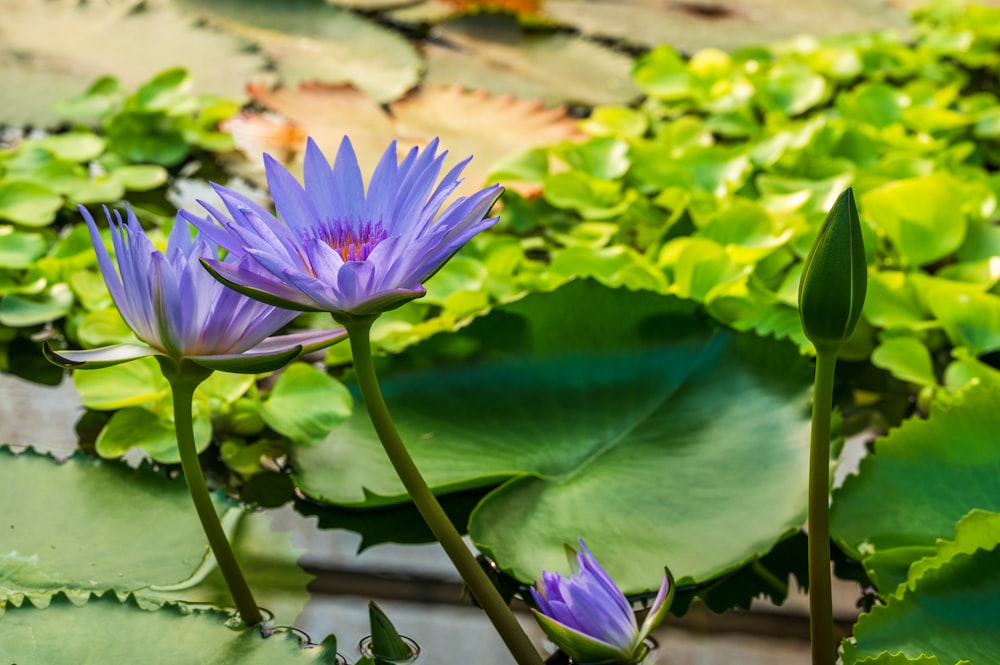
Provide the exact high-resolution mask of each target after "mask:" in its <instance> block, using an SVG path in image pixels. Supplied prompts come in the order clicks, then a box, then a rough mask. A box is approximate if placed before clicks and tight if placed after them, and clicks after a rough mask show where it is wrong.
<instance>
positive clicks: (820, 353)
mask: <svg viewBox="0 0 1000 665" xmlns="http://www.w3.org/2000/svg"><path fill="white" fill-rule="evenodd" d="M839 350H840V349H839V348H835V349H832V350H831V349H826V348H817V350H816V381H815V386H814V390H813V412H812V434H811V436H810V441H809V445H810V448H809V637H810V641H811V642H812V663H813V665H833V663H834V661H835V660H836V656H837V645H836V640H835V639H834V635H833V592H832V590H831V582H830V415H831V413H830V412H831V411H832V409H833V377H834V369H835V368H836V366H837V353H838V352H839Z"/></svg>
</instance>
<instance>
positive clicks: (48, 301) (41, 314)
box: [0, 283, 73, 328]
mask: <svg viewBox="0 0 1000 665" xmlns="http://www.w3.org/2000/svg"><path fill="white" fill-rule="evenodd" d="M72 306H73V292H72V291H71V290H70V288H69V286H67V285H66V284H62V283H59V284H53V285H52V286H51V287H50V288H49V289H48V290H46V291H45V292H43V293H41V294H40V295H37V296H34V295H16V294H14V295H8V296H6V297H4V298H3V300H0V323H2V324H3V325H5V326H10V327H12V328H26V327H29V326H37V325H40V324H42V323H48V322H50V321H56V320H58V319H61V318H62V317H64V316H66V315H67V314H69V310H70V308H71V307H72Z"/></svg>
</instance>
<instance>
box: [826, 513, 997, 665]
mask: <svg viewBox="0 0 1000 665" xmlns="http://www.w3.org/2000/svg"><path fill="white" fill-rule="evenodd" d="M996 518H997V514H996V513H982V512H980V513H973V514H971V515H970V516H969V517H968V518H966V519H963V520H962V521H961V522H960V523H959V524H958V528H957V530H956V535H955V538H956V543H958V542H962V541H965V543H964V545H956V543H947V544H941V545H940V546H939V552H938V554H937V555H936V556H935V557H933V559H932V560H930V561H922V562H920V563H921V564H923V565H915V566H914V568H912V569H911V573H910V576H909V579H908V581H907V583H906V585H905V586H904V587H902V588H901V590H900V591H899V592H898V593H897V594H895V595H894V596H892V597H891V598H890V599H889V602H888V604H886V605H884V606H876V607H874V608H873V609H872V611H871V612H870V613H868V614H865V615H862V616H861V617H860V618H859V619H858V623H857V624H856V625H855V627H854V642H853V643H852V642H845V644H844V663H846V664H848V665H853V664H854V663H857V662H864V661H860V659H861V658H863V657H865V656H873V655H876V654H878V653H880V652H882V651H891V652H893V653H897V652H898V653H902V654H904V655H906V656H908V657H911V658H916V657H918V656H920V655H929V656H935V657H936V658H938V659H939V660H940V661H941V662H942V663H955V662H956V661H962V662H965V663H989V662H991V661H992V660H993V659H994V657H995V656H996V654H997V653H1000V633H998V632H997V631H996V630H995V629H994V627H995V626H996V625H997V622H998V621H1000V529H998V527H1000V522H998V521H997V519H996ZM969 541H973V542H969ZM977 545H978V546H977Z"/></svg>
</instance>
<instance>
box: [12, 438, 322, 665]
mask: <svg viewBox="0 0 1000 665" xmlns="http://www.w3.org/2000/svg"><path fill="white" fill-rule="evenodd" d="M0 505H3V506H6V507H7V510H5V511H4V514H3V516H2V517H0V607H2V606H3V605H4V604H7V603H9V604H13V605H20V604H22V603H23V601H24V600H25V599H28V600H30V602H31V603H32V604H34V605H37V606H45V605H47V604H48V603H49V602H50V601H51V599H52V597H53V596H54V595H56V594H58V593H59V592H62V593H64V594H67V595H68V596H70V597H71V598H73V599H74V600H84V599H86V598H87V597H88V596H90V595H91V594H92V593H101V592H104V591H114V592H116V593H120V594H124V593H135V594H136V595H137V596H141V598H142V599H143V601H145V602H146V603H147V604H149V605H157V604H161V603H163V602H165V601H171V600H185V601H197V602H211V603H214V604H218V605H223V606H225V605H230V604H231V601H230V599H229V596H228V593H227V592H226V591H225V590H224V587H223V586H222V582H221V580H220V579H217V578H218V577H219V574H218V571H217V568H216V566H215V563H214V560H213V559H212V557H211V555H210V552H209V548H208V543H207V541H206V539H205V535H204V532H203V531H202V528H201V524H200V523H199V522H198V518H197V516H196V514H195V511H194V506H193V505H192V503H191V498H190V496H189V495H188V492H187V488H186V486H185V484H184V481H183V480H182V479H169V478H167V477H166V476H165V475H164V474H162V473H157V472H154V471H152V470H150V469H149V468H148V467H141V468H139V469H132V468H129V467H127V466H125V465H123V464H118V463H109V462H100V461H96V460H90V459H84V458H81V457H72V458H70V459H69V460H68V461H66V462H65V463H62V464H60V463H57V462H56V461H55V460H53V459H51V458H49V457H46V456H43V455H39V454H37V453H34V452H31V451H30V450H29V451H28V452H25V453H23V454H20V455H15V454H12V453H11V452H9V451H8V450H6V449H4V450H2V451H0ZM216 506H217V509H218V510H219V511H220V513H222V514H223V521H224V524H225V525H226V526H227V527H228V529H229V531H230V537H231V538H233V540H234V543H235V544H234V547H235V549H236V551H237V556H238V557H239V558H240V559H241V560H242V561H243V563H244V565H245V566H246V568H247V570H246V574H247V577H248V579H249V581H250V584H251V585H252V586H253V587H254V589H255V591H258V589H259V592H258V593H257V600H258V602H260V603H261V605H263V606H265V607H268V608H269V609H271V610H272V611H274V612H275V613H277V614H278V618H279V619H280V620H282V621H286V622H290V621H292V620H294V618H295V616H296V615H297V614H298V613H299V612H300V611H301V610H302V607H303V606H304V605H305V603H306V601H307V600H308V596H307V594H306V593H305V586H306V584H307V583H308V582H309V580H310V579H311V576H309V575H308V574H306V573H304V572H302V571H301V570H299V569H298V568H297V567H294V560H295V557H296V556H297V552H295V551H294V550H293V549H292V547H291V545H290V544H289V541H288V538H287V536H286V535H284V534H275V533H272V532H271V531H270V529H269V518H268V516H267V515H266V514H263V513H260V514H252V515H246V514H241V512H240V511H239V509H238V508H236V507H235V506H234V504H232V503H231V502H228V501H226V500H225V499H221V498H218V499H217V500H216ZM254 564H256V565H254ZM279 571H280V573H279ZM279 574H280V577H281V578H282V579H283V580H284V581H285V583H286V584H284V586H283V588H277V586H276V585H274V584H271V581H272V580H274V579H275V578H276V576H279ZM4 634H5V635H6V632H5V633H4ZM4 655H7V654H6V653H5V654H4ZM51 662H58V661H51ZM109 662H110V661H109Z"/></svg>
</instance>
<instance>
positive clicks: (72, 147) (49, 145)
mask: <svg viewBox="0 0 1000 665" xmlns="http://www.w3.org/2000/svg"><path fill="white" fill-rule="evenodd" d="M104 144H105V141H104V139H103V138H101V137H100V136H97V135H96V134H91V133H90V132H71V133H69V134H53V135H50V136H46V137H43V138H41V139H39V140H38V145H40V146H42V147H43V148H45V149H46V150H48V151H49V152H51V153H52V154H53V155H55V156H56V157H57V158H58V159H65V160H67V161H70V162H89V161H90V160H92V159H97V158H98V157H100V156H101V153H103V152H104Z"/></svg>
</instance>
